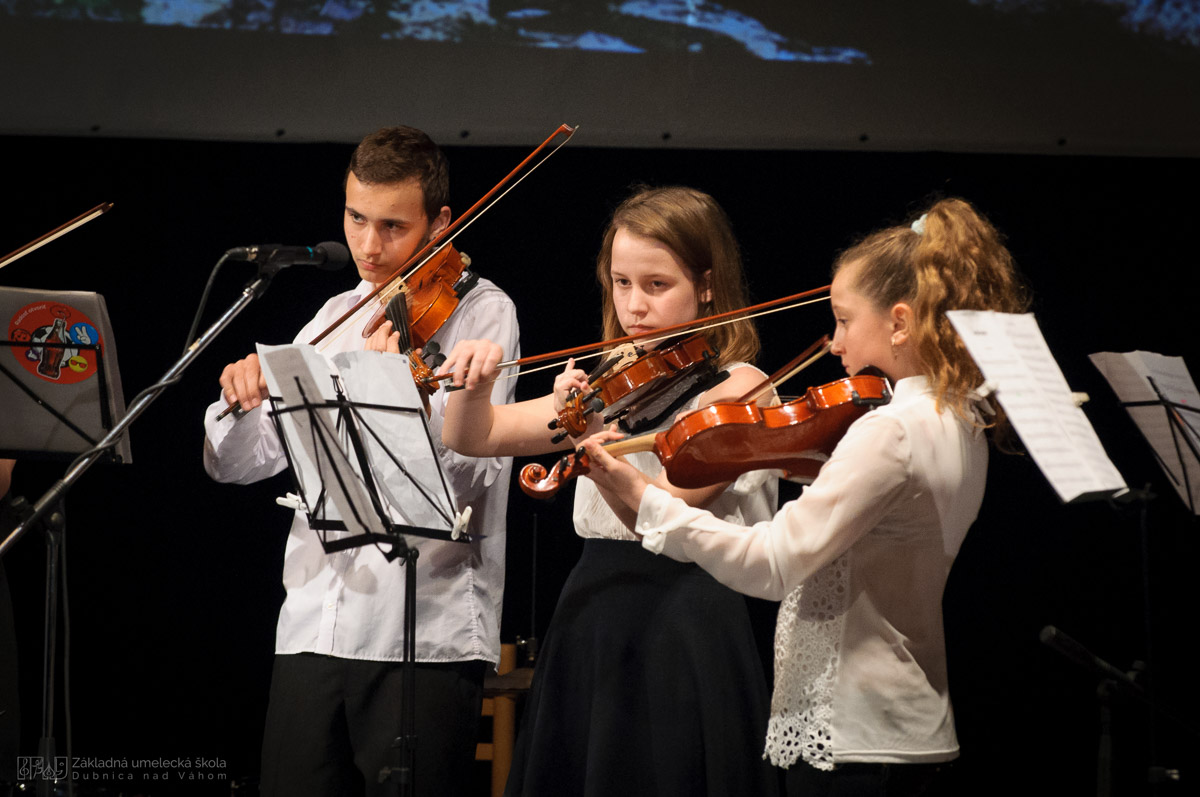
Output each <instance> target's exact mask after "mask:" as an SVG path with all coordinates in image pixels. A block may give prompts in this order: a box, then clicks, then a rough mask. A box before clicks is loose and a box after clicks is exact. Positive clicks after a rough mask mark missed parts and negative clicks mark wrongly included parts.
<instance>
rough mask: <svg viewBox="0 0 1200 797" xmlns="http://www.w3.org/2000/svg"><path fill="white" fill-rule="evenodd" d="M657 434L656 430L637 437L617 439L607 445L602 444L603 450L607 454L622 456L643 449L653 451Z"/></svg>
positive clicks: (638, 452)
mask: <svg viewBox="0 0 1200 797" xmlns="http://www.w3.org/2000/svg"><path fill="white" fill-rule="evenodd" d="M657 434H658V433H657V432H650V433H648V434H643V435H638V436H637V437H630V438H626V439H625V440H618V441H617V442H615V443H609V444H608V445H606V446H604V450H605V451H607V452H608V453H609V454H612V455H613V456H614V457H623V456H625V455H626V454H640V453H642V452H643V451H653V450H654V438H655V437H656V436H657Z"/></svg>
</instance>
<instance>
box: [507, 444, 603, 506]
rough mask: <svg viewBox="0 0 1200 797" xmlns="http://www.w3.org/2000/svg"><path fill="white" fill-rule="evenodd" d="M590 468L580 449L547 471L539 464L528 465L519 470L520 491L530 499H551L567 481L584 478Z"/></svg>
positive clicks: (586, 457) (567, 455)
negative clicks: (579, 477)
mask: <svg viewBox="0 0 1200 797" xmlns="http://www.w3.org/2000/svg"><path fill="white" fill-rule="evenodd" d="M590 467H591V465H590V463H589V461H588V456H587V454H585V453H584V451H583V449H582V448H581V449H579V451H578V452H577V453H574V454H566V455H565V456H563V457H561V458H560V459H559V460H558V462H556V463H554V467H553V468H551V469H550V470H548V471H547V470H546V467H545V466H544V465H542V464H540V463H537V462H531V463H529V464H528V465H526V466H525V467H523V468H521V475H520V476H519V477H518V481H520V483H521V489H522V490H524V491H525V494H526V495H528V496H529V497H530V498H543V499H547V498H553V497H554V496H555V495H557V494H558V491H559V489H560V488H561V487H562V486H563V485H564V484H566V483H567V482H568V481H570V480H571V479H574V478H576V477H578V476H586V475H587V473H588V471H589V470H590Z"/></svg>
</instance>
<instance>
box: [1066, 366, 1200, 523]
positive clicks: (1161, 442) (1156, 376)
mask: <svg viewBox="0 0 1200 797" xmlns="http://www.w3.org/2000/svg"><path fill="white" fill-rule="evenodd" d="M1088 359H1090V360H1091V361H1092V364H1093V365H1095V366H1096V368H1098V369H1099V371H1100V373H1101V374H1103V375H1104V378H1105V379H1106V380H1108V384H1109V385H1111V386H1112V389H1113V392H1115V393H1116V394H1117V398H1118V399H1119V400H1120V401H1121V402H1122V403H1125V404H1128V403H1131V402H1140V401H1152V402H1158V401H1159V397H1158V395H1157V394H1155V392H1154V388H1153V387H1151V385H1150V380H1151V379H1153V380H1154V384H1155V385H1156V386H1157V387H1158V390H1159V392H1160V393H1162V398H1163V399H1164V400H1166V401H1167V402H1170V403H1174V404H1181V405H1183V406H1184V407H1191V408H1194V409H1200V391H1197V389H1196V383H1195V382H1194V381H1193V380H1192V375H1191V374H1190V373H1189V372H1188V369H1187V365H1186V364H1185V363H1184V362H1183V358H1182V357H1166V356H1164V355H1162V354H1155V353H1154V352H1148V351H1131V352H1124V353H1117V352H1097V353H1096V354H1092V355H1089V357H1088ZM1125 410H1126V411H1127V412H1128V413H1129V416H1130V417H1131V418H1132V419H1133V422H1134V424H1135V425H1136V426H1137V428H1138V430H1139V431H1141V433H1142V435H1143V436H1144V437H1145V438H1146V442H1148V443H1149V444H1150V447H1151V448H1153V449H1154V454H1155V456H1156V458H1157V459H1158V461H1159V464H1160V465H1161V466H1162V469H1163V471H1164V472H1165V473H1166V474H1167V477H1168V480H1169V481H1170V482H1171V484H1172V485H1173V486H1174V487H1175V491H1176V492H1177V493H1178V494H1179V497H1180V498H1181V499H1182V500H1183V501H1184V503H1186V504H1187V505H1188V506H1190V507H1192V508H1193V511H1196V510H1197V509H1198V508H1200V461H1198V460H1197V459H1196V456H1195V453H1194V452H1195V451H1197V450H1200V412H1189V411H1187V410H1182V411H1181V410H1178V409H1175V410H1173V413H1174V418H1175V420H1177V421H1179V424H1178V425H1174V424H1172V423H1171V422H1170V420H1169V418H1168V414H1167V413H1168V410H1167V408H1165V407H1163V406H1162V405H1160V404H1155V405H1153V406H1145V407H1128V406H1127V407H1126V408H1125ZM1181 434H1182V435H1185V436H1186V439H1180V437H1179V435H1181ZM1188 441H1190V442H1191V446H1190V447H1189V445H1188ZM1189 487H1190V489H1191V495H1190V496H1189V494H1188V488H1189Z"/></svg>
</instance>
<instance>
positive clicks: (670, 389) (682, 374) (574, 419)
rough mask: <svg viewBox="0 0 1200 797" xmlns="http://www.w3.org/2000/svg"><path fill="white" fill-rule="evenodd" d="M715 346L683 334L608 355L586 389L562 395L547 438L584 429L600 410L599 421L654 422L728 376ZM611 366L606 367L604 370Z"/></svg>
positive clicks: (700, 337)
mask: <svg viewBox="0 0 1200 797" xmlns="http://www.w3.org/2000/svg"><path fill="white" fill-rule="evenodd" d="M717 354H718V352H717V350H716V348H715V347H714V346H713V345H712V344H711V343H710V342H709V341H708V339H707V338H705V337H704V335H701V334H694V335H689V336H688V337H686V338H684V339H683V340H681V341H679V342H678V343H674V344H672V345H670V346H664V347H660V348H657V349H653V350H651V351H649V352H646V353H644V354H642V355H641V356H639V357H637V358H636V359H634V360H633V361H631V362H623V361H618V362H614V360H621V358H611V359H610V360H607V361H606V362H604V363H601V365H600V366H599V367H598V368H597V369H596V371H598V372H601V375H596V373H595V372H593V374H592V375H591V376H589V378H588V385H589V387H590V388H591V389H590V390H589V391H588V392H587V393H584V394H578V393H577V394H575V395H572V396H571V397H569V398H568V399H567V401H566V406H564V407H563V409H562V410H561V411H560V412H559V414H558V417H557V418H555V419H554V420H552V421H550V424H549V426H550V429H551V430H554V429H559V430H561V431H559V433H558V434H556V435H555V436H554V438H553V439H552V442H553V443H555V444H557V443H559V442H561V441H562V440H563V439H564V438H565V437H566V436H567V435H568V434H569V435H572V436H575V437H578V436H579V435H581V434H583V433H584V432H586V431H587V426H588V416H589V415H591V414H593V413H599V412H601V411H603V413H604V422H605V423H612V422H613V421H616V420H621V421H622V422H623V423H624V424H625V426H626V427H627V428H629V429H631V430H635V429H639V428H644V427H645V426H647V425H650V424H654V423H656V422H657V421H658V419H659V418H661V417H662V416H663V414H664V413H667V412H670V411H671V409H672V408H673V407H675V406H677V405H678V403H679V402H680V401H683V400H686V399H688V398H691V397H692V396H693V395H695V394H696V393H697V392H700V391H702V390H707V389H708V388H710V387H712V386H713V385H715V384H717V383H718V382H720V381H721V380H722V379H724V378H725V377H727V376H728V373H726V372H718V369H717ZM609 370H611V373H605V372H606V371H609Z"/></svg>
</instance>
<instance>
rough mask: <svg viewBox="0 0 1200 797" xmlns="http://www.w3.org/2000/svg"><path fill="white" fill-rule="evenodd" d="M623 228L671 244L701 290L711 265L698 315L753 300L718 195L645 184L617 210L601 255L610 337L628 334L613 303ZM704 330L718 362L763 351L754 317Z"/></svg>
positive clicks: (599, 264) (750, 359)
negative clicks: (617, 242)
mask: <svg viewBox="0 0 1200 797" xmlns="http://www.w3.org/2000/svg"><path fill="white" fill-rule="evenodd" d="M620 229H624V230H627V231H629V232H630V233H633V234H634V235H638V236H641V237H643V238H650V239H652V240H655V241H658V242H659V243H661V244H663V245H664V246H667V247H668V248H670V250H671V251H672V252H674V253H675V254H676V255H677V256H678V257H679V259H680V260H682V261H683V264H684V266H685V267H686V268H687V270H688V271H689V272H690V274H689V276H690V277H691V279H692V282H693V283H694V284H695V285H696V287H697V293H699V289H700V285H701V278H702V277H703V275H704V272H706V271H711V276H710V282H709V287H710V288H711V290H712V301H707V302H706V301H701V300H699V299H698V301H697V303H698V307H697V317H698V318H703V317H704V316H708V315H713V314H715V313H723V312H726V311H728V310H740V309H741V308H743V307H745V306H746V305H747V303H748V302H747V300H746V296H747V293H748V291H747V289H746V279H745V276H744V275H743V273H742V257H741V253H740V252H739V251H738V245H737V240H736V239H735V238H734V237H733V226H732V224H730V221H729V217H728V216H727V215H726V214H725V211H724V210H722V209H721V206H720V205H718V204H717V201H716V200H715V199H713V198H712V197H711V196H709V195H708V194H706V193H704V192H703V191H697V190H696V189H694V188H685V187H682V186H667V187H664V188H649V187H641V188H639V189H637V190H636V191H635V192H634V193H633V195H632V196H630V197H629V198H628V199H626V200H625V201H624V202H622V203H621V204H620V205H618V206H617V209H616V210H615V211H613V216H612V219H611V220H610V221H609V223H608V228H607V229H605V231H604V240H603V243H602V244H601V247H600V254H599V255H598V256H597V258H596V279H597V280H599V282H600V289H601V291H602V293H603V295H604V311H603V312H604V339H605V340H610V339H612V338H619V337H623V336H624V335H625V333H624V331H623V330H622V329H621V323H620V321H619V320H618V319H617V309H616V307H615V305H614V304H613V282H612V246H613V239H614V238H615V237H616V235H617V230H620ZM704 334H705V335H706V336H707V337H708V339H709V341H710V342H711V343H712V344H713V345H714V346H715V347H716V348H717V350H718V351H719V352H720V355H719V356H718V359H717V362H718V363H719V364H720V365H721V366H725V365H728V364H730V363H734V362H748V363H752V362H754V360H755V359H756V358H757V357H758V352H759V348H760V343H759V338H758V331H757V330H756V329H755V328H754V323H753V322H751V321H749V320H745V319H743V320H740V321H735V322H733V323H730V324H725V325H723V326H719V327H716V328H714V329H710V330H707V331H706V332H705V333H704Z"/></svg>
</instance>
